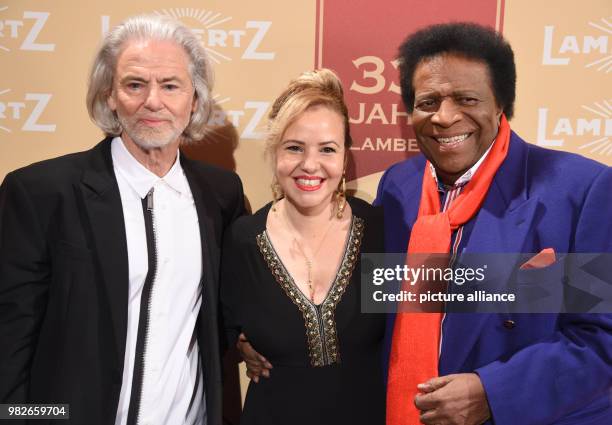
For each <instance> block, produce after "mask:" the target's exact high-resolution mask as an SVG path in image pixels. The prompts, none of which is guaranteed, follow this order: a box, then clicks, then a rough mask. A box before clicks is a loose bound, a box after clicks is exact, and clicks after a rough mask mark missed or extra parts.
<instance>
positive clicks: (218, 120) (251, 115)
mask: <svg viewBox="0 0 612 425" xmlns="http://www.w3.org/2000/svg"><path fill="white" fill-rule="evenodd" d="M213 100H214V104H215V107H214V108H213V111H212V112H211V114H210V118H209V119H208V125H209V126H210V127H211V129H212V131H213V132H214V131H215V130H214V129H215V127H222V126H224V125H225V124H226V123H227V122H230V123H231V124H232V125H233V126H234V127H235V128H236V129H239V130H240V138H241V139H255V140H259V139H263V138H264V137H265V133H263V132H262V131H261V124H262V120H263V118H264V116H265V114H266V111H267V110H268V107H269V106H270V102H264V101H254V100H247V101H245V102H244V106H243V108H240V109H228V110H224V109H223V104H225V103H227V102H229V101H230V100H231V99H230V98H229V97H222V96H221V95H219V94H217V95H215V96H213Z"/></svg>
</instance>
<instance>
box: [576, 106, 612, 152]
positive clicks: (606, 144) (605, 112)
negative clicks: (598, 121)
mask: <svg viewBox="0 0 612 425" xmlns="http://www.w3.org/2000/svg"><path fill="white" fill-rule="evenodd" d="M610 101H612V99H610ZM610 101H608V100H603V101H602V102H601V103H599V102H594V103H593V106H587V105H582V109H585V110H587V111H589V112H592V113H594V114H595V115H599V116H600V117H602V118H605V119H609V118H612V104H611V103H610ZM578 149H580V150H582V149H587V150H588V151H589V152H590V153H592V154H595V153H596V154H599V155H602V156H610V155H612V141H611V140H610V137H608V136H605V137H602V138H599V139H595V140H591V141H590V142H587V143H585V144H583V145H581V146H579V147H578Z"/></svg>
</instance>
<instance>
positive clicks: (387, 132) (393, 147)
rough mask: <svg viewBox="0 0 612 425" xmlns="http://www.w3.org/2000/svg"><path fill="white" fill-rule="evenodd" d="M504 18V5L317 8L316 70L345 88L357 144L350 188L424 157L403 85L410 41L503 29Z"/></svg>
mask: <svg viewBox="0 0 612 425" xmlns="http://www.w3.org/2000/svg"><path fill="white" fill-rule="evenodd" d="M498 10H499V11H503V0H498V1H490V0H471V1H467V0H439V1H436V2H423V1H420V0H388V1H386V2H385V3H384V5H383V4H381V3H380V2H372V1H368V0H353V1H351V2H341V1H325V0H317V31H316V40H315V45H316V58H315V63H316V67H326V68H331V69H333V70H334V71H336V73H337V74H338V75H339V76H340V79H341V80H342V82H343V85H344V89H345V98H346V103H347V106H348V109H349V116H350V123H351V135H352V137H353V148H352V151H351V154H352V155H351V156H352V159H353V160H352V161H351V163H350V165H349V167H348V169H347V178H348V179H349V180H354V179H356V178H360V177H365V176H368V175H370V174H374V173H377V172H380V171H383V170H385V169H386V168H388V167H389V166H390V165H391V164H393V163H395V162H398V161H401V160H403V159H406V158H408V157H410V156H412V155H415V154H416V153H417V152H418V150H419V149H418V146H417V143H416V139H415V137H414V132H413V130H412V127H411V126H410V122H409V118H408V114H407V113H406V109H405V107H404V105H403V104H402V101H401V97H400V87H399V81H398V80H399V78H398V72H397V66H398V62H397V61H396V55H397V49H398V47H399V45H400V44H401V42H402V41H403V40H404V39H405V38H406V36H407V35H408V34H409V33H411V32H413V31H415V30H416V29H418V28H422V27H424V26H426V25H429V24H433V23H438V22H444V21H450V20H455V21H457V20H467V21H473V22H478V23H481V24H484V25H488V26H491V27H495V26H496V22H497V21H498V20H499V21H501V19H500V18H499V13H498ZM381 23H383V24H381Z"/></svg>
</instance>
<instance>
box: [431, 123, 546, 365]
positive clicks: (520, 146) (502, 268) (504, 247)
mask: <svg viewBox="0 0 612 425" xmlns="http://www.w3.org/2000/svg"><path fill="white" fill-rule="evenodd" d="M526 161H527V146H526V144H525V142H523V141H522V140H520V139H519V138H518V136H516V135H515V134H514V133H512V137H511V140H510V150H509V152H508V156H507V157H506V160H505V161H504V163H503V164H502V166H501V167H500V169H499V170H498V172H497V174H496V176H495V179H494V180H493V183H492V184H491V187H490V189H489V192H488V193H487V197H486V199H485V202H484V203H483V206H482V208H481V209H480V211H479V212H478V214H477V216H476V218H475V219H474V220H475V223H474V228H473V230H472V233H471V235H470V239H469V241H468V243H467V245H466V247H465V250H464V251H463V252H462V254H474V253H484V254H501V253H505V254H516V257H517V260H518V257H519V254H520V253H521V252H523V250H524V249H525V246H526V241H527V238H528V237H529V234H530V230H531V229H532V228H533V224H534V222H535V218H536V213H537V210H538V206H539V200H538V199H537V198H530V197H529V193H528V185H527V183H526V182H527V181H528V176H527V169H526ZM483 258H487V257H483ZM488 258H490V259H491V260H493V259H494V258H496V257H495V256H490V257H488ZM467 261H468V262H469V260H467ZM515 263H516V262H515V261H511V259H510V258H508V257H506V256H504V258H503V261H495V264H494V267H491V268H490V269H489V270H488V271H487V273H486V274H485V276H486V278H487V280H488V281H493V284H494V286H495V287H497V288H504V287H505V285H506V283H507V282H508V281H509V280H510V277H511V275H512V273H513V271H514V270H515V267H516V264H515ZM489 320H491V316H490V315H488V314H477V313H449V314H447V315H446V318H445V319H444V324H443V340H442V350H441V356H440V373H441V374H446V373H455V372H458V371H462V370H463V368H462V367H463V365H464V363H465V362H466V360H467V358H468V356H469V354H470V352H471V351H472V349H473V348H474V346H475V345H476V344H477V341H478V338H479V336H480V330H481V329H482V327H483V326H484V325H485V324H486V323H487V321H489Z"/></svg>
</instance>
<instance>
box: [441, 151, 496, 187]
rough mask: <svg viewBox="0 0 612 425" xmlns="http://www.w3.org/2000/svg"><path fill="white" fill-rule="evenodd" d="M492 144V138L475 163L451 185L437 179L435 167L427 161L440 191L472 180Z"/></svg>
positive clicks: (463, 184)
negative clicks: (489, 144)
mask: <svg viewBox="0 0 612 425" xmlns="http://www.w3.org/2000/svg"><path fill="white" fill-rule="evenodd" d="M493 144H495V140H493V143H491V146H489V147H488V149H487V150H486V151H485V153H484V154H482V156H481V157H480V159H479V160H478V161H476V164H474V165H472V167H471V168H470V169H469V170H467V171H466V172H465V173H463V174H462V175H461V177H459V178H458V179H457V181H455V184H454V185H452V186H447V185H445V184H444V183H442V182H441V181H439V180H438V175H437V174H436V168H435V167H434V166H433V164H432V163H431V162H429V169H430V170H431V175H432V176H433V178H434V181H435V182H436V184H437V185H438V189H439V190H442V191H446V190H449V189H453V188H456V187H461V186H465V185H466V184H468V182H469V181H470V180H472V177H474V174H476V171H478V168H480V166H481V165H482V163H483V162H484V160H485V159H486V158H487V156H489V152H491V148H492V147H493Z"/></svg>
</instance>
